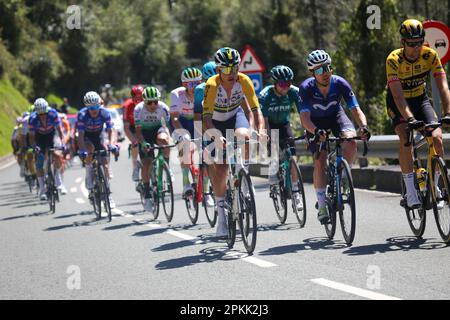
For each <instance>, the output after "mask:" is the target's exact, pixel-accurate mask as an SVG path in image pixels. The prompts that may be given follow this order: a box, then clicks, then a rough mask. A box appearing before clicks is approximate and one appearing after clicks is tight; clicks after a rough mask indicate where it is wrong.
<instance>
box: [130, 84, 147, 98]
mask: <svg viewBox="0 0 450 320" xmlns="http://www.w3.org/2000/svg"><path fill="white" fill-rule="evenodd" d="M142 92H144V87H143V86H142V85H140V84H138V85H135V86H134V87H133V88H131V97H132V98H133V99H139V100H142Z"/></svg>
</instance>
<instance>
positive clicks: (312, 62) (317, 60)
mask: <svg viewBox="0 0 450 320" xmlns="http://www.w3.org/2000/svg"><path fill="white" fill-rule="evenodd" d="M306 62H307V63H308V69H309V70H313V69H315V68H317V67H320V66H322V65H324V64H331V58H330V55H329V54H328V53H326V52H325V51H323V50H315V51H313V52H311V53H310V54H309V55H308V58H306Z"/></svg>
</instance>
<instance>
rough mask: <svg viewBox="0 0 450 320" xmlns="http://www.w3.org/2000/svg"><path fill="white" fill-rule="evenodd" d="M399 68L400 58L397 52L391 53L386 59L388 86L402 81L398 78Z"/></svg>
mask: <svg viewBox="0 0 450 320" xmlns="http://www.w3.org/2000/svg"><path fill="white" fill-rule="evenodd" d="M398 68H399V62H398V56H397V54H396V53H395V52H391V54H390V55H389V56H388V57H387V59H386V77H387V83H388V84H389V83H391V82H393V81H400V77H399V76H398Z"/></svg>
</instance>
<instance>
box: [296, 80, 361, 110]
mask: <svg viewBox="0 0 450 320" xmlns="http://www.w3.org/2000/svg"><path fill="white" fill-rule="evenodd" d="M342 99H344V100H345V102H346V104H347V107H348V108H349V109H350V110H352V109H354V108H356V107H358V101H357V100H356V97H355V94H354V93H353V91H352V87H351V86H350V84H349V83H348V82H347V81H346V80H345V79H344V78H342V77H339V76H336V75H333V76H331V79H330V88H329V89H328V94H327V96H326V97H324V96H323V95H322V93H321V92H320V90H319V88H317V85H316V80H315V79H314V78H313V77H311V78H308V79H306V80H305V81H303V83H302V84H301V85H300V87H299V103H300V110H299V113H303V112H309V113H311V117H315V118H322V117H323V118H326V117H333V116H334V115H336V114H337V113H338V112H339V111H340V110H343V108H342V105H341V100H342Z"/></svg>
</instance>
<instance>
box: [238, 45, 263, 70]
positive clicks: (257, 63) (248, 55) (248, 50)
mask: <svg viewBox="0 0 450 320" xmlns="http://www.w3.org/2000/svg"><path fill="white" fill-rule="evenodd" d="M264 70H265V68H264V65H263V64H262V63H261V60H259V58H258V57H257V56H256V54H255V52H254V51H253V49H252V47H250V46H249V45H246V46H245V49H244V52H243V53H242V58H241V63H240V65H239V71H240V72H244V73H245V72H264Z"/></svg>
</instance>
